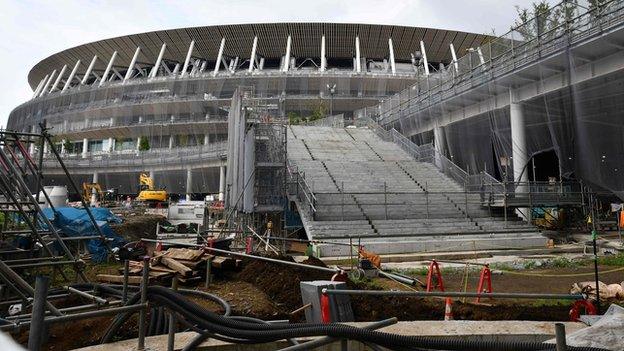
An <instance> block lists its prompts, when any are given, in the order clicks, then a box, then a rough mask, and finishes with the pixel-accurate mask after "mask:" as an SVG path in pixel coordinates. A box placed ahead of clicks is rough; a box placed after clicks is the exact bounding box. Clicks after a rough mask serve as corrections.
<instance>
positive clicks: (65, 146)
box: [63, 139, 74, 152]
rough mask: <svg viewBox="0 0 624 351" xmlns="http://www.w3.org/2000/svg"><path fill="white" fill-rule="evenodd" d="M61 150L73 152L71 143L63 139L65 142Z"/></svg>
mask: <svg viewBox="0 0 624 351" xmlns="http://www.w3.org/2000/svg"><path fill="white" fill-rule="evenodd" d="M63 148H64V149H65V152H73V151H74V150H72V149H73V148H72V143H71V141H69V140H67V139H65V142H64V143H63Z"/></svg>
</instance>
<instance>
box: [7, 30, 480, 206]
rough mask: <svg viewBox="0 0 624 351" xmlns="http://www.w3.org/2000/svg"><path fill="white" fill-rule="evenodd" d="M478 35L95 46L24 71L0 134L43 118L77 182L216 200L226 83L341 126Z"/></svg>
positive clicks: (152, 36)
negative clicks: (19, 100)
mask: <svg viewBox="0 0 624 351" xmlns="http://www.w3.org/2000/svg"><path fill="white" fill-rule="evenodd" d="M488 38H489V37H487V36H484V35H480V34H473V33H465V32H458V31H448V30H439V29H429V28H417V27H402V26H387V25H368V24H335V23H274V24H244V25H223V26H208V27H195V28H182V29H172V30H163V31H156V32H150V33H142V34H133V35H128V36H123V37H117V38H112V39H106V40H101V41H97V42H93V43H88V44H84V45H81V46H77V47H74V48H70V49H67V50H64V51H61V52H59V53H56V54H54V55H52V56H50V57H48V58H46V59H44V60H42V61H41V62H39V63H38V64H37V65H35V67H34V68H32V70H31V71H30V74H29V76H28V81H29V83H30V86H31V87H32V89H33V92H34V94H33V98H32V99H31V100H30V101H28V102H25V103H23V104H22V105H20V106H18V107H17V108H16V109H15V110H14V111H13V112H12V113H11V115H10V117H9V121H8V125H7V129H10V130H17V131H24V132H31V131H38V130H39V128H38V124H39V123H40V122H42V121H44V120H45V121H46V124H47V126H48V127H49V128H52V130H51V133H52V134H53V135H54V136H55V140H56V148H57V150H59V151H60V152H61V154H62V155H63V157H64V159H65V162H66V164H67V166H68V168H69V169H70V171H71V172H72V173H73V174H74V176H75V177H76V178H77V180H78V182H91V181H93V182H99V183H101V184H102V185H103V186H104V187H107V188H117V189H119V192H120V193H134V192H136V189H137V183H138V175H139V173H140V172H149V173H151V175H152V176H153V177H154V179H155V183H156V184H157V185H158V186H165V187H166V188H167V189H168V190H169V191H170V192H173V193H180V194H184V193H187V194H191V193H216V192H219V191H221V192H222V191H223V190H224V189H223V188H224V179H223V178H224V174H225V171H224V166H225V160H226V157H227V156H226V140H227V115H228V109H229V107H230V99H231V97H232V94H233V93H234V91H235V90H236V88H237V87H239V86H245V87H251V89H252V91H253V99H257V100H259V101H261V102H262V103H263V104H265V105H266V106H269V108H270V109H271V110H272V111H271V114H272V115H276V116H284V117H285V116H289V117H294V116H307V115H310V114H313V113H319V111H320V112H322V113H331V114H334V115H337V114H344V116H345V118H352V117H353V116H354V113H355V111H362V110H363V109H364V108H367V107H371V106H375V105H378V104H379V103H380V102H381V101H383V100H384V99H387V98H388V97H390V96H392V95H394V94H397V93H399V92H401V91H404V90H405V89H406V88H409V87H410V86H411V85H413V84H414V83H415V82H416V81H417V80H418V78H419V76H422V74H423V71H422V70H423V67H427V68H429V67H432V71H435V69H433V68H435V67H440V66H442V65H448V64H449V63H451V62H452V61H453V57H452V50H449V48H450V45H451V44H452V47H453V48H454V49H455V50H456V52H458V53H459V52H461V53H463V52H466V50H468V49H470V48H473V47H479V46H480V45H481V44H482V43H484V42H485V41H486V40H487V39H488ZM423 53H426V54H425V55H423ZM424 59H426V60H427V61H428V66H423V64H422V60H424ZM433 74H435V72H433V73H432V75H433ZM32 148H36V146H35V145H33V146H32ZM33 151H34V150H33ZM47 152H49V150H44V154H45V153H47ZM51 165H52V163H51ZM51 170H52V171H53V170H54V168H52V169H51ZM57 171H58V173H59V174H60V173H61V170H60V169H58V170H57ZM60 179H61V177H60V176H59V178H58V179H54V178H51V179H50V180H49V182H52V183H54V182H60Z"/></svg>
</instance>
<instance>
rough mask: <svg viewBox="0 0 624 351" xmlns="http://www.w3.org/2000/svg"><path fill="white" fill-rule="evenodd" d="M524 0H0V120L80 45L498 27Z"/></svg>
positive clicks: (511, 17) (498, 30)
mask: <svg viewBox="0 0 624 351" xmlns="http://www.w3.org/2000/svg"><path fill="white" fill-rule="evenodd" d="M530 3H531V1H529V0H349V1H347V0H310V1H300V0H288V1H287V0H203V1H200V0H185V1H173V0H172V1H148V0H137V1H132V0H124V1H113V0H110V1H104V0H48V1H43V0H42V1H33V0H0V38H2V39H0V67H1V69H2V73H0V87H1V89H2V90H1V93H0V125H2V126H6V119H7V118H8V115H9V113H10V112H11V110H13V108H15V107H16V106H18V105H19V104H21V103H23V102H25V101H27V100H28V99H30V98H31V97H32V90H31V88H30V86H29V85H28V83H27V76H28V72H29V71H30V69H31V68H32V67H33V66H34V65H35V64H36V63H37V62H39V61H40V60H42V59H44V58H45V57H47V56H49V55H52V54H54V53H56V52H58V51H61V50H64V49H67V48H70V47H73V46H76V45H80V44H84V43H87V42H91V41H95V40H100V39H105V38H110V37H115V36H120V35H126V34H133V33H140V32H147V31H153V30H160V29H168V28H177V27H190V26H205V25H213V24H235V23H254V22H290V21H292V22H306V21H309V22H346V23H376V24H398V25H406V26H417V27H432V28H442V29H455V30H462V31H467V32H476V33H490V32H491V31H492V29H495V30H496V33H498V34H502V33H504V32H506V31H507V30H508V29H509V27H510V25H511V24H512V23H513V21H514V19H515V14H516V11H515V5H520V6H522V7H527V6H528V5H529V4H530Z"/></svg>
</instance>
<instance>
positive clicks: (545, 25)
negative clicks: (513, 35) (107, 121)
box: [512, 0, 602, 40]
mask: <svg viewBox="0 0 624 351" xmlns="http://www.w3.org/2000/svg"><path fill="white" fill-rule="evenodd" d="M596 1H602V0H596ZM577 9H578V3H577V0H569V1H568V2H566V3H562V4H561V5H559V6H557V7H555V8H553V7H551V6H550V4H549V3H548V2H547V1H546V0H540V1H539V2H534V3H533V4H531V6H530V8H520V7H519V6H516V11H517V13H518V19H517V20H516V21H515V22H514V25H513V27H512V29H513V30H515V31H516V32H518V33H520V35H522V37H523V39H524V40H531V39H534V38H536V37H538V36H540V35H543V34H544V33H547V32H548V31H550V30H552V29H555V28H557V27H558V26H560V25H561V24H563V23H565V22H567V21H570V20H572V19H573V18H574V17H575V16H576V13H577Z"/></svg>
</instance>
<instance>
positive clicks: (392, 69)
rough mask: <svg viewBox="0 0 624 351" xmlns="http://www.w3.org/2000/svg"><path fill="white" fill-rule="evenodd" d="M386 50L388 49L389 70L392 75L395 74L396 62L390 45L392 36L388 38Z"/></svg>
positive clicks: (392, 47)
mask: <svg viewBox="0 0 624 351" xmlns="http://www.w3.org/2000/svg"><path fill="white" fill-rule="evenodd" d="M388 51H390V71H391V72H392V75H395V74H396V64H395V62H394V46H393V45H392V38H389V39H388Z"/></svg>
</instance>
